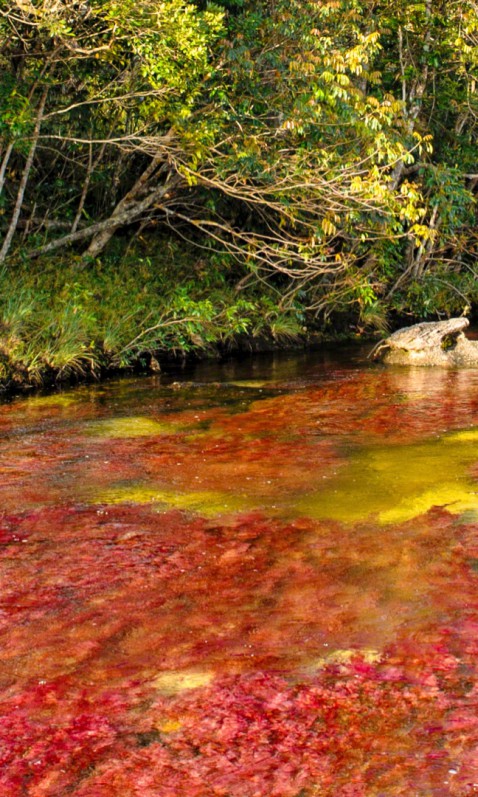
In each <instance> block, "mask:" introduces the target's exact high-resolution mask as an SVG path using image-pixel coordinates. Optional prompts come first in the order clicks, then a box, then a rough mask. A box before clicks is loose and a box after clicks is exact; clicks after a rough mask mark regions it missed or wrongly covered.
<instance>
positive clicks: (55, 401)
mask: <svg viewBox="0 0 478 797" xmlns="http://www.w3.org/2000/svg"><path fill="white" fill-rule="evenodd" d="M79 401H84V396H82V395H79V394H78V393H52V394H51V395H49V396H31V397H30V398H27V399H25V401H24V406H25V407H26V408H27V409H28V410H31V409H34V410H36V409H39V410H41V409H43V407H45V409H48V408H49V407H71V406H72V405H73V404H78V402H79Z"/></svg>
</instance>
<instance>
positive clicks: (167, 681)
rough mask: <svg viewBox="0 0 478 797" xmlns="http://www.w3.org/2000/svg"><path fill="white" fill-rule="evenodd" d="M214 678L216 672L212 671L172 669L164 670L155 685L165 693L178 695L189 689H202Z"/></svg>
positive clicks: (157, 677) (155, 680) (154, 681)
mask: <svg viewBox="0 0 478 797" xmlns="http://www.w3.org/2000/svg"><path fill="white" fill-rule="evenodd" d="M213 678H214V673H213V672H210V671H207V670H205V671H189V672H184V671H182V672H181V671H180V670H170V671H169V672H162V673H161V674H160V675H158V676H156V678H154V680H153V686H154V687H155V688H156V689H158V691H160V692H162V693H163V694H164V695H177V694H178V693H179V692H185V691H186V690H189V689H200V688H201V687H202V686H207V685H208V684H210V683H211V681H212V680H213Z"/></svg>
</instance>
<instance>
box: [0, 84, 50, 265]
mask: <svg viewBox="0 0 478 797" xmlns="http://www.w3.org/2000/svg"><path fill="white" fill-rule="evenodd" d="M47 96H48V88H46V89H45V90H44V92H43V94H42V96H41V99H40V104H39V106H38V112H37V118H36V122H35V127H34V129H33V137H32V143H31V146H30V151H29V153H28V157H27V162H26V163H25V168H24V169H23V174H22V179H21V181H20V185H19V187H18V193H17V199H16V202H15V207H14V209H13V215H12V218H11V221H10V226H9V228H8V230H7V234H6V236H5V240H4V242H3V246H2V248H1V250H0V264H1V263H3V262H4V261H5V259H6V257H7V255H8V252H9V250H10V246H11V243H12V240H13V236H14V235H15V231H16V229H17V224H18V220H19V218H20V213H21V210H22V205H23V200H24V197H25V190H26V187H27V182H28V178H29V176H30V172H31V168H32V165H33V158H34V156H35V150H36V148H37V144H38V138H39V136H40V128H41V123H42V119H43V112H44V110H45V104H46V98H47Z"/></svg>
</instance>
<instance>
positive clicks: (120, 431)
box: [86, 415, 181, 439]
mask: <svg viewBox="0 0 478 797" xmlns="http://www.w3.org/2000/svg"><path fill="white" fill-rule="evenodd" d="M180 428H181V427H180V424H172V423H163V422H161V421H156V420H154V418H148V417H146V416H143V415H132V416H129V417H119V418H105V419H103V420H99V421H94V422H92V423H90V424H88V426H87V427H86V431H87V432H88V434H90V435H92V436H93V437H106V438H108V437H112V438H118V439H122V438H127V437H155V436H158V435H168V434H176V433H177V432H178V431H179V429H180Z"/></svg>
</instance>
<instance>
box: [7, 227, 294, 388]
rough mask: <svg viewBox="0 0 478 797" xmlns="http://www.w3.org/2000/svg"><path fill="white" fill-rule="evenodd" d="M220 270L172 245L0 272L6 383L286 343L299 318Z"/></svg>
mask: <svg viewBox="0 0 478 797" xmlns="http://www.w3.org/2000/svg"><path fill="white" fill-rule="evenodd" d="M158 248H159V249H160V250H161V247H158ZM221 266H222V268H221V269H220V268H216V267H215V264H214V262H209V261H208V262H204V261H203V260H201V259H200V260H198V259H197V255H196V257H194V256H191V253H190V252H185V251H184V250H182V249H181V248H180V247H177V246H175V245H173V244H170V243H169V244H166V245H165V246H164V248H163V249H162V251H161V252H160V253H159V254H156V255H154V256H151V255H149V254H148V255H146V254H144V253H141V254H140V256H138V255H137V254H135V253H131V254H128V255H126V256H125V255H123V256H121V255H119V254H118V253H114V252H113V253H112V254H111V255H110V256H109V258H105V259H104V260H103V261H102V262H99V261H95V262H92V263H89V264H87V265H85V263H84V262H83V261H82V260H80V259H78V260H75V259H74V258H71V257H70V258H69V259H68V260H67V261H65V260H60V259H58V258H57V259H51V258H50V259H49V260H48V261H45V260H43V261H36V262H34V263H32V262H29V263H25V264H19V265H18V266H17V267H16V268H15V269H14V270H13V269H11V268H10V269H4V270H3V271H1V272H0V385H2V386H8V385H12V384H13V385H15V384H31V385H39V384H42V383H45V382H52V381H66V380H72V379H75V378H77V379H78V378H85V377H87V376H93V377H96V376H99V375H100V374H102V373H104V372H105V371H113V370H115V371H118V370H124V369H130V368H133V367H138V366H139V367H144V368H148V367H153V369H154V368H155V367H157V366H156V358H159V359H160V358H161V355H162V354H163V353H166V352H167V353H168V354H175V355H185V354H189V353H203V354H207V353H209V354H212V353H214V352H217V351H218V350H222V349H224V348H227V347H230V348H234V347H235V346H237V344H238V342H239V341H240V340H242V341H243V340H245V339H247V340H248V341H253V340H254V339H261V340H270V341H276V342H287V341H292V340H298V339H299V338H300V336H301V335H302V325H303V312H302V308H301V307H300V305H298V304H296V305H295V306H294V307H292V308H291V309H288V310H287V311H281V310H280V309H279V307H278V305H277V296H274V295H273V294H272V293H268V292H267V290H266V289H264V286H262V287H261V290H260V292H259V291H258V290H257V289H254V288H247V287H246V288H243V289H241V290H238V289H237V287H236V283H237V279H231V280H230V283H228V279H227V275H225V273H224V268H223V266H224V264H221Z"/></svg>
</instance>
